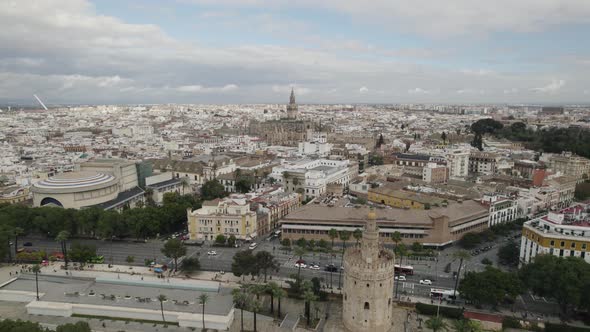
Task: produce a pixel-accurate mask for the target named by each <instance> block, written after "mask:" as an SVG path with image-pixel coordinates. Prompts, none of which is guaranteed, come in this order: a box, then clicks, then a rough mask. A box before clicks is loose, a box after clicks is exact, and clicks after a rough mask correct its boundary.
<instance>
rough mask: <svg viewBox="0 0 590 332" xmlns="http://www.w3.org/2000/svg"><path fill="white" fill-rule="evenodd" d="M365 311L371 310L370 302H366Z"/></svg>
mask: <svg viewBox="0 0 590 332" xmlns="http://www.w3.org/2000/svg"><path fill="white" fill-rule="evenodd" d="M365 310H369V302H365Z"/></svg>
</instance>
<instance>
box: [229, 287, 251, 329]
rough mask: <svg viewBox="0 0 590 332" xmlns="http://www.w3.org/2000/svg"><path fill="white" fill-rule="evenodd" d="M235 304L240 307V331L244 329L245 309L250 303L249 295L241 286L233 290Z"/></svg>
mask: <svg viewBox="0 0 590 332" xmlns="http://www.w3.org/2000/svg"><path fill="white" fill-rule="evenodd" d="M231 294H232V297H233V300H234V305H235V307H236V308H238V309H240V324H241V325H240V331H242V332H243V331H244V309H246V307H247V305H248V296H247V295H246V293H245V292H244V290H243V289H241V288H236V289H234V290H232V292H231Z"/></svg>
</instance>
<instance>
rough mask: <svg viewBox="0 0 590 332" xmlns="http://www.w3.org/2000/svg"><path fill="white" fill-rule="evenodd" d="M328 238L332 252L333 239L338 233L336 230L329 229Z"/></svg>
mask: <svg viewBox="0 0 590 332" xmlns="http://www.w3.org/2000/svg"><path fill="white" fill-rule="evenodd" d="M328 236H329V237H330V239H331V240H332V250H334V239H336V238H337V237H338V231H337V230H336V228H330V230H329V231H328Z"/></svg>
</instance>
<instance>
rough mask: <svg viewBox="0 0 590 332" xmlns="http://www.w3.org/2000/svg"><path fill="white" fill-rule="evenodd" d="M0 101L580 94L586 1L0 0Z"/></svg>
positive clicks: (588, 28) (587, 81) (552, 98)
mask: <svg viewBox="0 0 590 332" xmlns="http://www.w3.org/2000/svg"><path fill="white" fill-rule="evenodd" d="M0 22H2V28H1V29H0V102H4V103H6V102H31V103H33V102H34V99H33V94H37V95H38V96H39V97H41V99H43V100H44V101H45V102H46V104H80V103H82V104H121V103H129V104H136V103H195V104H206V103H215V104H231V103H286V102H288V98H289V92H290V89H291V88H294V89H295V93H296V95H297V100H298V102H300V103H512V104H514V103H535V104H561V103H590V42H589V40H590V1H588V0H517V1H516V0H447V1H440V0H412V1H408V0H364V1H361V0H93V1H91V0H28V1H23V0H0Z"/></svg>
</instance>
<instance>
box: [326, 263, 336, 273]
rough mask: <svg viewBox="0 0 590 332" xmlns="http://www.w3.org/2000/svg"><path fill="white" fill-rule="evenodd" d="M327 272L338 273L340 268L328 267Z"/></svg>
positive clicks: (331, 265)
mask: <svg viewBox="0 0 590 332" xmlns="http://www.w3.org/2000/svg"><path fill="white" fill-rule="evenodd" d="M325 270H326V271H328V272H338V268H337V267H336V266H334V264H330V265H326V268H325Z"/></svg>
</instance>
